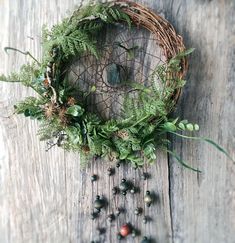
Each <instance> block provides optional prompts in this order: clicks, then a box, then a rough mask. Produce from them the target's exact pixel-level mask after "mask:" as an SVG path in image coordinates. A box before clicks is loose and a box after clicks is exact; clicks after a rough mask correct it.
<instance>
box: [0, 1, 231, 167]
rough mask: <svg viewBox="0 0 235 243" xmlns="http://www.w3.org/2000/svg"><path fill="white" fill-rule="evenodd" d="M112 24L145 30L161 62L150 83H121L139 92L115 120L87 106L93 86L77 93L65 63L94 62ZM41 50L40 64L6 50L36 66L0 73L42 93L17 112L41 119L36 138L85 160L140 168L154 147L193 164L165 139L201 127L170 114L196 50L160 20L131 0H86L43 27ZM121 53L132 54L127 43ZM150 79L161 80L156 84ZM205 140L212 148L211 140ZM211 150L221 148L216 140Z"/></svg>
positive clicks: (152, 156) (127, 99) (150, 158)
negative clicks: (84, 58)
mask: <svg viewBox="0 0 235 243" xmlns="http://www.w3.org/2000/svg"><path fill="white" fill-rule="evenodd" d="M117 25H127V26H128V27H129V28H130V29H131V28H132V27H133V26H135V27H137V28H144V29H146V30H147V31H149V32H150V33H151V34H152V35H153V36H154V38H155V40H156V45H157V46H159V47H160V48H161V50H162V52H163V55H164V57H165V59H166V62H165V63H163V64H161V65H158V66H157V67H156V68H155V70H154V72H153V73H152V74H151V76H150V77H149V80H150V82H149V83H150V84H151V85H150V86H146V85H144V84H140V83H135V82H130V81H129V80H126V83H125V84H124V85H125V87H126V88H127V90H130V89H134V90H135V91H136V92H135V95H134V96H135V99H133V96H131V95H126V97H125V106H124V113H123V115H122V116H121V117H120V118H118V119H117V118H109V119H103V118H102V117H101V116H99V114H97V112H91V111H89V110H88V107H87V106H86V102H85V99H86V98H87V96H88V95H89V94H90V93H92V92H93V93H95V92H96V86H95V84H94V86H93V87H92V88H91V89H90V90H89V91H88V92H85V93H83V94H82V95H81V96H80V97H79V98H78V97H76V96H75V95H74V90H75V88H74V87H73V86H72V85H70V84H69V83H68V77H67V76H68V75H67V71H66V68H65V67H66V66H68V64H69V63H71V62H70V61H71V60H73V58H75V57H82V56H84V55H87V53H89V54H90V55H93V56H94V57H95V58H96V59H99V58H100V56H101V55H102V53H101V52H100V51H99V50H98V48H97V45H98V44H99V43H97V35H98V34H99V33H102V30H103V29H104V28H106V27H107V26H109V27H110V26H111V27H112V26H117ZM42 47H43V58H42V60H41V62H39V61H38V60H36V59H35V58H34V57H33V56H32V55H31V54H30V53H29V52H22V51H20V50H18V49H15V48H10V47H7V48H6V51H7V50H14V51H18V52H21V53H22V54H25V55H29V56H30V57H31V58H32V59H33V63H31V64H26V65H23V66H22V67H21V70H20V73H18V74H16V73H12V74H11V75H9V76H8V77H6V76H4V75H3V76H2V77H1V79H2V80H3V81H9V82H14V81H19V82H21V83H22V84H24V85H26V86H28V87H31V88H33V89H34V90H35V91H36V92H37V93H38V94H39V97H37V98H36V97H28V98H26V99H25V100H24V101H21V102H19V103H18V104H17V105H16V106H15V110H16V113H18V114H20V113H22V114H24V115H25V116H27V117H31V118H35V119H37V120H40V121H41V127H40V129H39V136H40V138H41V140H48V141H49V143H48V144H49V147H52V146H54V145H58V146H61V147H63V148H65V149H67V150H73V151H78V152H80V153H81V154H82V155H84V156H85V157H89V156H91V157H92V156H101V157H104V156H108V157H109V159H110V160H122V161H127V162H131V164H132V165H133V166H135V167H138V166H142V165H143V164H144V161H146V160H147V161H148V162H153V161H155V160H156V151H155V150H156V148H157V147H158V148H163V149H165V150H166V151H167V152H169V153H170V154H171V155H172V156H174V157H175V158H176V160H177V161H178V162H180V163H181V164H183V165H184V166H186V167H187V168H190V169H193V168H191V167H190V166H188V165H187V164H185V163H184V162H183V161H182V160H181V159H180V158H179V156H178V155H177V154H176V153H175V152H174V151H170V150H169V149H168V145H169V142H170V141H169V140H167V139H166V134H167V133H173V134H175V135H179V136H181V137H185V138H186V137H187V136H186V135H181V134H179V133H178V131H180V132H182V131H183V132H184V131H188V132H193V131H197V130H199V126H198V125H197V124H191V123H189V122H188V121H187V120H182V121H179V120H178V119H171V118H169V113H171V112H172V110H173V108H174V106H175V104H176V102H177V100H178V98H179V96H180V93H181V88H182V87H183V86H184V84H185V81H184V80H183V78H184V76H185V73H186V71H187V67H188V63H187V55H189V54H190V53H191V52H192V51H193V49H189V50H185V47H184V44H183V40H182V37H181V36H179V35H177V34H176V31H175V30H174V28H173V27H172V25H171V24H170V23H169V22H167V21H166V20H165V19H164V18H163V17H161V16H159V15H157V14H155V13H154V12H152V11H151V10H149V9H148V8H146V7H144V6H142V5H140V4H137V3H134V2H130V1H124V0H123V1H114V2H110V3H96V4H91V5H88V6H85V7H83V8H81V9H78V10H76V11H75V12H74V13H73V14H72V16H71V17H70V18H66V19H64V20H63V21H62V23H61V24H58V25H55V26H53V28H52V29H51V30H50V31H49V30H48V29H46V28H44V29H43V40H42ZM101 47H102V46H101ZM134 49H135V48H134ZM126 50H127V51H130V50H131V51H133V50H132V49H131V48H130V49H126ZM129 54H130V53H129ZM132 54H133V53H132ZM78 60H79V59H78ZM155 77H157V79H158V80H160V82H161V84H162V85H160V86H159V85H156V83H155V82H154V80H155ZM127 94H129V92H127ZM136 96H137V98H138V99H137V100H136ZM191 138H193V139H201V138H197V137H191ZM204 140H205V139H204ZM206 141H207V142H209V143H211V144H213V145H215V144H214V143H213V142H212V141H211V140H209V139H207V140H206ZM216 147H217V148H219V149H220V150H221V151H222V152H224V153H226V152H225V151H224V150H223V149H222V148H221V147H219V146H218V145H216ZM226 154H227V153H226ZM144 158H145V159H144ZM193 170H195V171H198V170H197V169H193Z"/></svg>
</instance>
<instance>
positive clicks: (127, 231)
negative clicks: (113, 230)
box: [120, 224, 131, 237]
mask: <svg viewBox="0 0 235 243" xmlns="http://www.w3.org/2000/svg"><path fill="white" fill-rule="evenodd" d="M130 233H131V228H130V226H129V225H128V224H124V225H123V226H122V227H121V229H120V234H121V236H123V237H126V236H128V235H129V234H130Z"/></svg>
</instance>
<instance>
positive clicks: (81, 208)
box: [0, 0, 235, 243]
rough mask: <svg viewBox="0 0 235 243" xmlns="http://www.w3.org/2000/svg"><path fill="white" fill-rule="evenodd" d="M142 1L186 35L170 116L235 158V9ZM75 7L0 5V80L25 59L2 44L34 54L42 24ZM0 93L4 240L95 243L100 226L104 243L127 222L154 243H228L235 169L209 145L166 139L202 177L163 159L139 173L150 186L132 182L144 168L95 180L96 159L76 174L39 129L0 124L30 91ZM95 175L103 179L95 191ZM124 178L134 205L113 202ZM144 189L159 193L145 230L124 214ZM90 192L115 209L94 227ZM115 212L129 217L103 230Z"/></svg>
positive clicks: (74, 1)
mask: <svg viewBox="0 0 235 243" xmlns="http://www.w3.org/2000/svg"><path fill="white" fill-rule="evenodd" d="M139 2H142V3H144V4H146V5H147V6H149V7H151V8H153V9H154V10H155V11H157V12H158V13H160V14H161V15H163V16H165V17H166V18H167V19H168V20H169V21H171V22H172V23H173V25H174V26H175V28H176V30H177V31H178V32H179V33H180V34H181V35H183V37H184V39H185V42H186V45H187V46H188V47H195V48H196V51H195V53H194V54H193V56H192V57H191V59H190V70H189V73H188V80H189V82H188V84H187V86H186V88H185V90H184V93H183V95H182V97H181V100H180V103H179V105H178V111H177V112H176V114H178V115H180V116H182V117H184V118H187V119H189V120H192V121H194V122H197V123H199V124H200V125H201V131H200V134H201V135H203V136H208V137H211V138H212V139H214V140H215V141H218V142H219V143H220V144H221V145H223V146H224V147H225V148H227V150H228V151H229V152H230V154H231V155H233V157H235V153H234V147H235V146H234V145H235V122H234V117H235V98H234V96H235V65H234V59H235V2H234V1H233V0H200V1H199V0H187V1H186V0H159V1H155V0H151V1H150V0H145V1H139ZM80 3H81V2H80V1H79V0H66V1H60V0H50V1H43V0H39V1H34V0H13V1H8V0H0V23H1V29H0V47H1V51H0V60H1V66H0V73H2V72H4V73H7V72H10V71H11V70H12V69H17V68H19V66H20V64H21V63H23V62H25V61H26V60H25V58H24V57H23V56H20V55H18V54H14V53H11V54H10V55H8V56H7V55H6V54H4V52H3V50H2V48H3V47H4V46H12V47H17V48H20V49H23V50H31V52H32V53H34V54H35V55H36V56H38V57H39V56H40V45H39V43H40V39H39V38H38V36H39V35H40V30H41V26H42V25H43V24H47V25H52V24H53V23H57V22H58V21H59V20H60V19H61V18H62V17H64V16H66V14H67V11H72V10H73V9H74V8H75V6H76V5H80ZM28 36H29V37H33V38H34V40H32V39H31V38H28ZM0 90H1V91H0V242H1V243H28V242H29V243H31V242H32V243H36V242H39V243H41V242H46V243H50V242H56V243H57V242H58V243H67V242H71V243H73V242H82V243H83V242H84V243H86V242H90V241H91V240H96V239H97V237H98V234H97V232H96V227H97V226H99V227H107V232H106V234H105V235H104V236H102V237H101V238H100V240H101V242H107V243H109V242H117V240H116V232H117V231H118V229H119V227H120V225H121V224H123V223H124V222H126V221H129V220H130V221H131V222H133V223H134V225H136V226H138V228H139V229H141V231H142V233H143V234H146V235H147V236H152V237H153V238H154V239H156V242H160V243H165V242H169V243H173V242H174V243H210V242H211V243H212V242H213V243H234V242H235V179H234V175H235V167H234V165H233V164H232V162H231V161H229V160H227V159H226V158H225V156H223V155H221V154H220V153H219V152H217V151H216V150H214V149H213V148H211V147H210V146H207V145H205V144H203V143H196V142H193V141H182V140H181V139H178V138H173V137H172V140H173V149H175V150H176V151H177V152H178V153H179V154H180V155H181V156H182V158H183V159H184V160H186V161H188V163H190V164H191V165H193V166H194V167H199V168H200V169H202V170H203V173H202V174H201V175H198V174H196V173H193V172H191V171H188V170H186V169H184V168H182V167H181V166H179V165H178V164H177V163H176V162H175V161H174V160H172V159H171V158H168V157H167V155H166V154H160V155H159V157H158V161H157V163H156V164H155V165H153V166H151V167H150V168H147V167H146V168H144V170H145V171H151V174H152V179H150V180H148V181H147V182H142V181H140V180H139V175H140V174H141V173H142V171H140V170H137V171H134V170H133V169H131V168H129V167H125V168H123V167H121V168H120V169H119V170H116V174H115V176H114V177H112V178H109V177H108V176H106V175H104V176H103V175H102V173H106V167H107V163H108V162H107V161H95V162H94V163H93V164H92V165H91V166H89V167H87V168H85V169H82V168H81V167H80V164H79V156H78V155H77V154H72V153H65V152H64V151H61V150H60V149H57V148H55V149H52V150H50V151H49V152H48V153H46V152H45V151H44V149H45V144H43V143H40V142H39V141H38V138H37V136H36V131H37V128H38V124H37V123H35V122H33V121H30V120H27V119H25V118H23V117H21V116H11V117H10V118H7V116H8V115H9V114H11V113H12V111H13V109H12V106H13V104H14V103H15V102H16V101H17V100H20V99H22V97H24V96H26V95H29V94H31V93H30V91H29V90H27V89H26V88H22V87H20V86H19V85H17V84H0ZM93 172H94V173H97V174H99V175H100V180H99V181H98V182H96V183H93V184H92V183H90V175H91V174H92V173H93ZM123 177H126V178H128V179H130V180H133V181H134V182H136V183H137V184H138V183H141V188H144V190H143V191H141V194H140V195H138V196H137V198H138V200H135V199H133V198H132V197H131V196H130V195H128V196H127V197H126V199H125V197H116V198H113V197H112V196H111V194H110V190H111V188H112V187H113V185H116V184H118V183H119V182H120V180H121V179H122V178H123ZM147 188H148V189H150V190H154V191H156V192H157V193H158V196H159V200H158V202H157V203H156V204H155V205H154V206H153V207H151V208H150V209H144V210H145V213H146V214H148V215H151V216H152V218H153V220H152V222H151V223H148V224H147V225H146V226H143V224H142V222H141V221H142V220H141V217H139V218H137V217H136V216H133V213H132V214H131V210H133V209H134V208H135V207H136V206H138V205H143V202H142V201H141V200H143V193H144V192H145V191H146V190H147ZM97 194H100V195H102V194H103V195H105V196H106V197H107V198H108V199H109V200H111V202H112V203H110V204H109V207H108V208H107V209H106V210H105V211H104V212H103V213H102V216H101V217H100V218H99V219H98V220H96V221H94V222H93V221H91V220H90V219H89V214H90V212H91V206H92V205H91V204H92V201H93V200H94V198H95V196H96V195H97ZM116 205H120V206H122V205H124V206H125V207H126V208H128V210H129V211H128V213H127V214H123V215H122V216H120V218H118V220H117V221H115V222H114V223H113V224H112V225H109V224H108V223H107V222H106V220H105V217H106V215H107V214H108V213H109V212H112V210H113V209H114V208H115V206H116ZM148 210H149V211H148ZM126 242H127V241H126ZM128 242H140V238H137V239H136V240H132V239H131V238H129V240H128Z"/></svg>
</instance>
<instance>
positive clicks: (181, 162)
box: [167, 150, 202, 173]
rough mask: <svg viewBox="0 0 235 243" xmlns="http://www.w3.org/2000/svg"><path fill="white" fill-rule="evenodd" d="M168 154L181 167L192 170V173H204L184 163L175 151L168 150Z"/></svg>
mask: <svg viewBox="0 0 235 243" xmlns="http://www.w3.org/2000/svg"><path fill="white" fill-rule="evenodd" d="M167 152H168V153H169V154H170V155H172V156H173V157H174V158H175V159H176V160H177V161H178V162H179V163H180V164H181V165H183V166H184V167H185V168H187V169H190V170H192V171H195V172H198V173H202V171H201V170H198V169H195V168H193V167H191V166H190V165H188V164H187V163H186V162H185V161H183V160H182V159H181V158H180V157H179V155H177V154H176V153H175V152H174V151H171V150H167Z"/></svg>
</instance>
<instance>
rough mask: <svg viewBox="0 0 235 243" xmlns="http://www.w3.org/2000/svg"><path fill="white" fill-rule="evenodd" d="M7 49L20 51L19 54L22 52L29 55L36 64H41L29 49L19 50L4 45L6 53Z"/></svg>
mask: <svg viewBox="0 0 235 243" xmlns="http://www.w3.org/2000/svg"><path fill="white" fill-rule="evenodd" d="M8 50H11V51H16V52H19V53H21V54H23V55H25V56H30V57H31V58H32V59H33V60H34V61H35V62H36V63H37V64H38V65H41V63H40V62H39V61H38V60H37V59H36V58H35V57H34V56H33V55H32V54H31V53H30V52H29V51H26V52H24V51H21V50H19V49H17V48H12V47H5V48H4V51H5V52H6V53H7V54H8V52H7V51H8Z"/></svg>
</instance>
